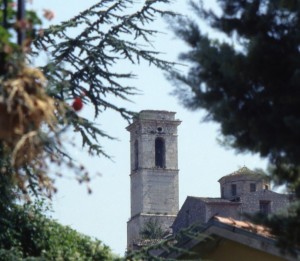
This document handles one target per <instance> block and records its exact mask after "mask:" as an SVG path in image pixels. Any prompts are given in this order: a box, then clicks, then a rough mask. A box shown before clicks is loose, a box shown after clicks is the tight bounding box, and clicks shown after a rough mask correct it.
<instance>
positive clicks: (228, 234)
mask: <svg viewBox="0 0 300 261" xmlns="http://www.w3.org/2000/svg"><path fill="white" fill-rule="evenodd" d="M197 235H198V236H197ZM176 248H178V249H184V250H187V251H162V252H160V254H159V256H160V257H161V258H162V259H163V258H165V259H168V260H169V259H172V260H175V259H176V260H214V261H240V260H243V261H253V260H263V261H284V260H290V261H295V260H298V259H297V256H294V255H291V254H289V253H282V252H281V251H280V249H278V247H276V238H274V236H273V235H272V234H271V233H270V231H269V230H268V229H267V228H266V227H264V226H260V225H255V224H253V223H250V222H248V221H237V220H234V219H232V218H227V217H219V216H214V217H213V218H212V219H211V220H209V221H208V222H207V223H205V225H204V226H203V227H202V228H200V230H198V231H197V234H196V235H195V236H194V237H186V238H182V240H180V241H179V242H178V243H177V244H176Z"/></svg>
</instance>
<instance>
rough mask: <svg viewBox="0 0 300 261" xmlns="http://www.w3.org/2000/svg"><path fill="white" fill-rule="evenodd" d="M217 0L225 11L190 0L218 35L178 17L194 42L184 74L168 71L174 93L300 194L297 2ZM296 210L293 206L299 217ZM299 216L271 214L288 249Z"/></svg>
mask: <svg viewBox="0 0 300 261" xmlns="http://www.w3.org/2000/svg"><path fill="white" fill-rule="evenodd" d="M217 3H218V4H219V7H220V12H216V11H215V10H208V9H207V8H205V6H204V3H203V1H196V0H195V1H191V6H192V8H193V10H195V11H196V15H197V16H198V18H200V20H201V21H203V22H204V23H206V24H207V26H208V27H209V28H210V29H211V31H213V32H215V33H218V34H215V35H217V37H216V36H215V35H212V34H207V33H205V32H203V30H202V29H203V28H201V27H199V26H198V23H197V22H196V21H193V20H191V19H189V18H187V19H185V18H180V19H178V20H177V22H174V21H173V25H174V26H173V29H174V31H175V33H176V35H177V36H179V37H180V38H181V39H182V40H183V41H184V42H185V43H187V44H188V46H189V47H188V48H189V49H188V50H187V51H186V52H184V53H182V54H181V55H180V58H181V59H182V60H183V61H185V62H187V63H189V64H190V69H189V71H188V73H187V74H178V73H176V72H175V73H172V74H171V76H170V78H171V79H173V80H174V79H175V83H176V84H177V87H178V88H177V89H176V93H177V95H178V96H179V97H180V99H181V100H182V102H183V103H184V105H185V106H186V107H187V108H190V109H193V110H196V109H204V110H206V112H207V115H206V118H205V119H206V120H211V121H215V122H218V123H220V128H221V133H222V134H223V137H224V142H225V144H227V145H230V146H231V147H233V148H234V149H236V150H237V151H238V152H252V153H258V154H260V155H261V156H262V157H265V158H267V159H268V160H269V162H270V164H271V166H272V168H271V169H272V174H273V179H274V180H275V181H276V182H277V183H278V184H286V185H287V186H288V187H289V188H291V189H292V190H293V191H294V192H295V194H296V195H295V196H296V199H297V200H299V198H300V150H299V147H300V146H299V145H300V135H299V134H300V132H299V131H298V130H299V127H300V111H299V108H298V107H299V102H300V89H299V82H300V74H299V69H300V62H299V61H300V52H299V46H300V30H299V28H300V27H299V25H300V11H299V10H300V1H294V0H287V1H281V0H272V1H269V0H249V1H245V0H218V1H217ZM299 209H300V208H298V211H295V207H293V211H292V210H291V211H288V213H294V214H295V213H296V214H297V216H296V219H299V215H298V213H299ZM296 219H295V215H293V216H292V215H291V216H290V218H289V217H288V216H287V215H285V216H284V217H280V218H278V219H276V218H274V219H272V220H269V221H268V222H269V223H271V225H272V226H273V227H274V231H273V232H274V233H275V234H279V236H284V237H285V239H283V241H284V240H285V242H288V245H289V246H290V247H291V248H293V247H294V246H295V245H296V246H299V242H300V241H299V239H300V234H299V231H297V230H295V229H293V227H295V220H296ZM282 220H285V222H282ZM279 221H280V222H279ZM268 222H267V223H268ZM275 223H276V224H277V226H276V225H275ZM281 224H284V226H281ZM279 227H281V228H282V231H281V232H280V233H278V231H279V229H278V228H279Z"/></svg>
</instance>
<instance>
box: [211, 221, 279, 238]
mask: <svg viewBox="0 0 300 261" xmlns="http://www.w3.org/2000/svg"><path fill="white" fill-rule="evenodd" d="M214 219H215V220H217V221H219V222H220V223H223V224H227V225H231V226H234V227H236V228H241V229H245V230H248V231H250V232H253V233H256V234H258V235H261V236H264V237H269V238H274V235H272V234H271V232H270V229H269V228H267V227H265V226H262V225H256V224H253V223H251V222H248V221H240V220H235V219H233V218H226V217H219V216H214Z"/></svg>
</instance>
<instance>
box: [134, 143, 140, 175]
mask: <svg viewBox="0 0 300 261" xmlns="http://www.w3.org/2000/svg"><path fill="white" fill-rule="evenodd" d="M138 167H139V143H138V141H137V140H136V141H135V142H134V169H138Z"/></svg>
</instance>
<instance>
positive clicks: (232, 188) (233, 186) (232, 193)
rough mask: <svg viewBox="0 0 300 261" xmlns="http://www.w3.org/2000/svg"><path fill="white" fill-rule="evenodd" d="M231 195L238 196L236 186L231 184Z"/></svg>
mask: <svg viewBox="0 0 300 261" xmlns="http://www.w3.org/2000/svg"><path fill="white" fill-rule="evenodd" d="M231 195H232V196H236V184H231Z"/></svg>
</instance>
